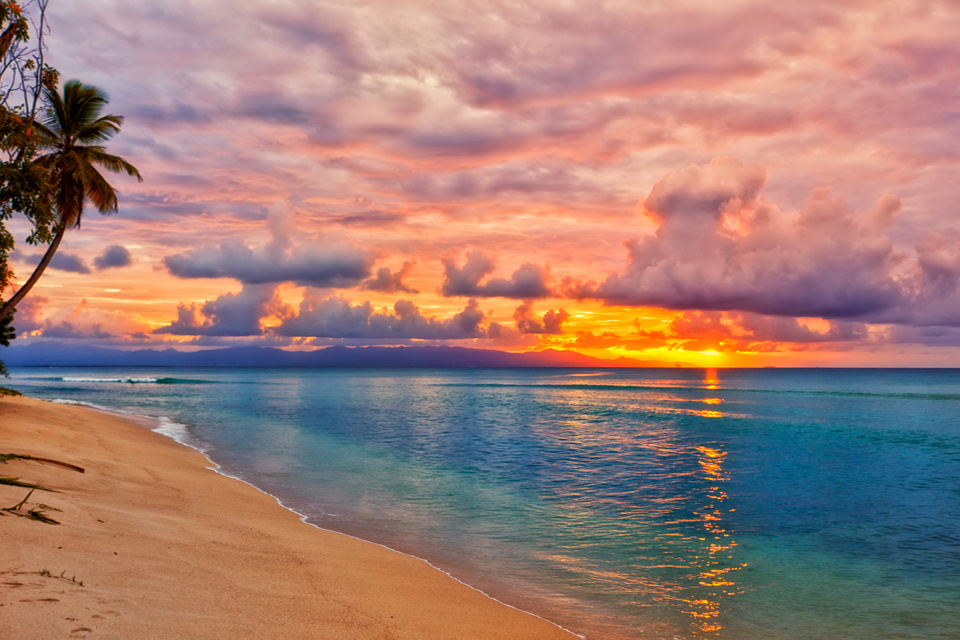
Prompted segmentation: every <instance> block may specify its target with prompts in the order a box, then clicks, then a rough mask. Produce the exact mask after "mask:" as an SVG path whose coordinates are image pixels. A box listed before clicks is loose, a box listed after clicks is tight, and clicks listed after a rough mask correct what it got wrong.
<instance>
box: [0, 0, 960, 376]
mask: <svg viewBox="0 0 960 640" xmlns="http://www.w3.org/2000/svg"><path fill="white" fill-rule="evenodd" d="M49 18H50V28H51V30H50V34H49V35H48V43H49V52H48V59H49V61H50V63H51V64H52V65H53V66H55V67H56V68H57V69H59V70H60V72H61V75H62V78H63V79H73V78H76V79H79V80H81V81H83V82H85V83H88V84H93V85H95V86H98V87H100V88H101V89H103V90H105V91H106V92H107V93H108V94H109V95H110V98H111V101H110V104H109V106H108V111H109V112H110V113H114V114H119V115H123V116H124V117H125V121H124V124H123V129H122V132H121V133H120V134H119V135H118V136H116V137H115V138H114V139H113V140H111V141H110V143H109V150H110V151H111V152H113V153H116V154H118V155H121V156H122V157H124V158H126V159H127V160H129V161H130V162H132V163H133V164H134V165H135V166H136V167H137V168H138V169H139V170H140V172H141V174H142V175H143V178H144V180H143V182H142V183H138V182H137V181H136V180H134V179H131V178H129V177H126V176H113V177H112V178H111V180H112V184H113V185H114V186H115V187H116V188H117V190H118V191H119V193H120V208H119V211H118V213H116V214H115V215H112V216H101V215H100V214H98V213H97V212H96V211H95V210H93V209H92V208H91V207H88V208H87V210H86V211H85V213H84V216H83V220H82V226H81V228H79V229H75V230H72V231H71V232H70V233H69V234H68V235H67V238H66V240H65V241H64V243H63V245H62V247H61V249H60V252H59V253H58V255H57V258H56V261H55V262H54V263H53V265H52V268H51V269H49V270H48V271H47V273H46V275H45V276H44V278H43V280H42V281H41V283H40V284H39V285H38V287H37V288H36V289H34V292H33V293H32V294H31V295H30V296H29V297H28V298H27V300H26V301H25V303H24V304H22V305H21V308H20V309H19V314H18V317H17V321H16V323H15V326H16V328H17V330H18V331H19V333H20V335H19V338H18V342H19V343H21V344H29V343H31V342H38V341H44V340H47V341H49V340H56V341H60V342H64V343H67V344H96V345H101V346H112V347H119V348H166V347H169V346H175V347H177V348H181V349H196V348H202V347H214V346H231V345H250V344H259V345H267V346H275V347H283V348H288V349H310V348H317V347H323V346H328V345H335V344H343V345H373V344H376V345H411V344H451V345H458V346H471V347H478V348H493V349H502V350H509V351H533V350H540V349H546V348H555V349H572V350H576V351H580V352H582V353H586V354H589V355H593V356H598V357H602V358H618V357H621V356H626V357H630V358H637V359H640V360H656V361H661V362H670V363H686V364H693V365H698V366H957V365H958V363H960V215H958V204H957V203H958V202H960V40H958V39H957V37H956V34H957V33H960V4H958V3H956V2H954V1H936V0H922V1H917V2H911V1H895V2H894V1H891V2H884V1H882V0H869V1H868V0H864V1H860V0H808V1H806V2H803V3H771V2H768V1H754V0H709V1H699V0H696V1H689V0H671V1H670V2H660V1H639V0H626V1H622V2H621V1H602V0H592V1H591V2H576V1H572V0H550V1H545V0H528V1H526V2H510V1H507V0H501V1H485V0H473V1H471V2H463V1H461V0H443V1H439V0H436V1H434V0H391V1H385V0H374V1H362V0H351V1H342V2H335V1H320V0H302V1H298V0H267V1H262V0H261V1H257V2H253V1H247V0H202V1H201V0H195V1H187V0H170V1H167V2H154V1H146V0H143V1H141V0H51V2H50V7H49ZM16 224H17V225H19V226H14V230H15V231H17V233H18V234H19V237H21V238H22V237H25V236H26V235H27V233H28V232H29V228H28V227H27V226H26V225H25V223H23V222H22V221H21V222H19V223H16ZM41 249H42V248H38V247H31V246H29V245H26V244H24V243H22V242H21V243H20V244H18V251H17V253H16V254H15V256H14V259H13V261H12V263H11V264H12V266H13V268H14V269H15V272H16V274H17V275H18V276H19V277H20V278H21V280H22V279H25V278H26V277H27V276H28V275H29V273H30V271H31V270H32V264H35V263H36V262H37V260H38V256H39V254H40V253H41ZM7 295H9V292H7Z"/></svg>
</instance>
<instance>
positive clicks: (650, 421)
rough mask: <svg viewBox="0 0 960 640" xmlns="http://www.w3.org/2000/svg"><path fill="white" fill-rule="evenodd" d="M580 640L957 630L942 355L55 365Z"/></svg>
mask: <svg viewBox="0 0 960 640" xmlns="http://www.w3.org/2000/svg"><path fill="white" fill-rule="evenodd" d="M0 384H5V385H6V386H10V387H13V388H15V389H18V390H20V391H22V392H24V393H26V394H28V395H31V396H34V397H38V398H45V399H49V400H54V399H56V400H62V401H71V402H83V403H90V404H93V405H96V406H99V407H104V408H109V409H112V410H119V411H125V412H130V413H135V414H140V415H146V416H152V417H154V418H155V419H156V421H155V423H154V424H155V426H156V428H157V429H158V430H160V431H162V432H163V433H165V434H167V435H169V436H171V437H175V438H177V439H178V440H181V441H182V442H184V443H186V444H189V445H190V446H193V447H196V448H198V449H200V450H202V451H204V452H205V453H206V454H207V455H208V456H209V457H210V458H211V459H212V460H213V461H215V462H216V463H217V464H218V465H219V466H220V471H221V472H222V473H225V474H228V475H231V476H235V477H237V478H241V479H243V480H245V481H247V482H249V483H251V484H253V485H255V486H257V487H259V488H261V489H262V490H264V491H266V492H268V493H270V494H272V495H274V496H276V497H277V498H278V499H279V500H280V501H281V502H282V504H284V505H285V506H287V507H288V508H290V509H293V510H294V511H296V512H298V513H300V514H301V515H302V516H303V517H304V518H305V519H306V520H307V521H308V522H310V523H313V524H315V525H317V526H319V527H323V528H326V529H332V530H335V531H341V532H344V533H347V534H350V535H354V536H357V537H360V538H363V539H366V540H371V541H374V542H378V543H380V544H383V545H386V546H388V547H391V548H393V549H397V550H399V551H401V552H404V553H408V554H411V555H414V556H417V557H420V558H424V559H426V560H427V561H429V562H430V563H431V564H433V565H435V566H437V567H438V568H440V569H442V570H444V571H446V572H448V573H450V574H451V575H453V576H454V577H456V578H458V579H460V580H462V581H463V582H466V583H467V584H470V585H472V586H474V587H476V588H478V589H480V590H482V591H484V592H486V593H488V594H490V595H492V596H493V597H496V598H497V599H499V600H502V601H504V602H506V603H508V604H511V605H513V606H516V607H518V608H521V609H525V610H528V611H531V612H533V613H536V614H538V615H541V616H543V617H545V618H547V619H549V620H551V621H554V622H556V623H557V624H559V625H561V626H563V627H565V628H568V629H571V630H573V631H574V632H576V633H578V634H581V635H584V636H587V637H589V638H610V639H615V640H626V639H630V640H636V639H640V638H663V639H671V640H672V639H683V640H686V639H694V638H717V639H738V640H745V639H761V638H762V639H778V640H779V639H783V640H801V639H802V640H815V639H820V638H822V639H831V640H832V639H837V638H844V639H854V640H859V639H864V640H865V639H868V638H869V639H870V640H878V639H884V638H901V639H906V638H917V639H919V638H924V639H932V638H952V639H957V638H960V370H884V369H881V370H876V369H870V370H867V369H830V370H825V369H804V370H788V369H740V370H726V369H716V370H714V369H706V370H702V369H639V370H566V369H537V370H525V369H464V370H456V369H449V370H416V369H337V370H333V369H108V368H91V369H56V368H35V369H33V368H18V369H13V370H12V378H11V379H10V380H8V381H6V382H2V381H0Z"/></svg>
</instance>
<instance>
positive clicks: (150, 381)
mask: <svg viewBox="0 0 960 640" xmlns="http://www.w3.org/2000/svg"><path fill="white" fill-rule="evenodd" d="M60 380H61V381H62V382H92V383H99V384H110V383H125V384H213V383H214V382H216V381H214V380H191V379H189V378H141V377H126V378H89V377H78V376H64V377H63V378H61V379H60Z"/></svg>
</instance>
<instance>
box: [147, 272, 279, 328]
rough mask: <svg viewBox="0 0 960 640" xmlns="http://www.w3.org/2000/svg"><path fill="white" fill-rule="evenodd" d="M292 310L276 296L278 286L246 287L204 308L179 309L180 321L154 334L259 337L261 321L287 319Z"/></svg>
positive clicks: (205, 305)
mask: <svg viewBox="0 0 960 640" xmlns="http://www.w3.org/2000/svg"><path fill="white" fill-rule="evenodd" d="M287 311H288V308H287V306H286V305H284V304H283V302H282V301H281V300H280V299H279V298H278V297H277V295H276V286H275V285H249V284H244V285H243V289H241V290H240V292H239V293H226V294H224V295H222V296H220V297H218V298H217V299H215V300H210V301H207V302H205V303H203V305H202V306H201V307H199V308H198V307H197V305H196V304H191V305H185V304H180V305H177V319H176V320H175V321H174V322H172V323H171V324H169V325H167V326H165V327H161V328H160V329H156V330H155V331H154V333H158V334H171V335H183V336H259V335H262V334H263V327H262V325H261V321H262V320H263V319H264V318H267V317H269V316H271V315H276V316H283V315H285V314H286V313H287Z"/></svg>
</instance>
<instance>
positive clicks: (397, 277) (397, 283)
mask: <svg viewBox="0 0 960 640" xmlns="http://www.w3.org/2000/svg"><path fill="white" fill-rule="evenodd" d="M414 264H416V263H415V262H412V261H408V262H404V263H403V266H402V267H400V270H399V271H397V272H396V273H393V272H391V271H390V269H389V268H387V267H380V269H378V270H377V275H376V276H374V277H373V278H370V279H369V280H367V281H365V282H364V283H363V288H364V289H366V290H368V291H382V292H384V293H401V292H402V293H420V292H419V291H417V290H416V289H413V288H411V287H408V286H407V285H405V284H404V283H403V279H404V278H406V277H407V276H408V275H409V274H410V270H411V269H412V268H413V265H414Z"/></svg>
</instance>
